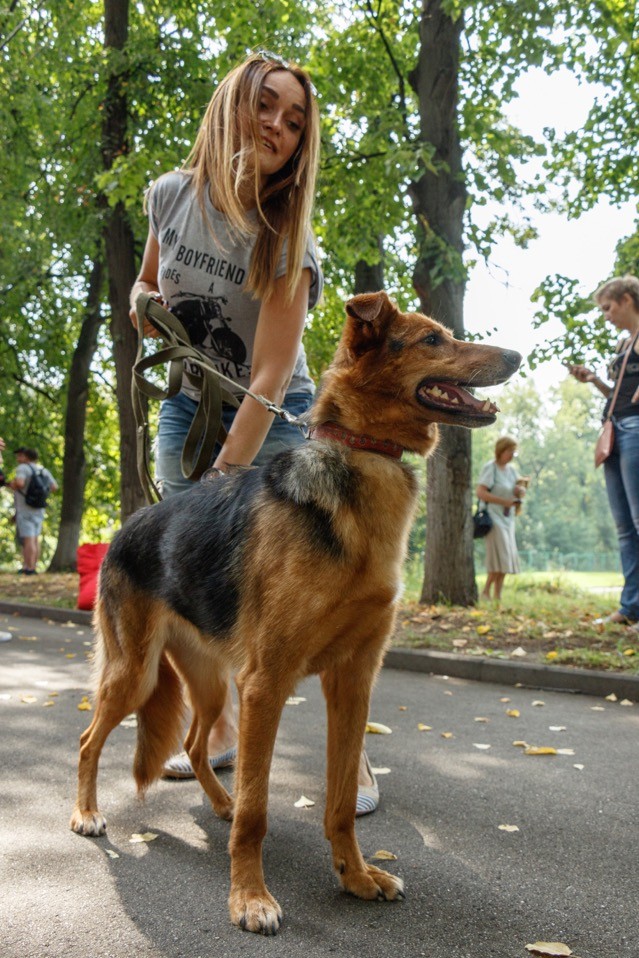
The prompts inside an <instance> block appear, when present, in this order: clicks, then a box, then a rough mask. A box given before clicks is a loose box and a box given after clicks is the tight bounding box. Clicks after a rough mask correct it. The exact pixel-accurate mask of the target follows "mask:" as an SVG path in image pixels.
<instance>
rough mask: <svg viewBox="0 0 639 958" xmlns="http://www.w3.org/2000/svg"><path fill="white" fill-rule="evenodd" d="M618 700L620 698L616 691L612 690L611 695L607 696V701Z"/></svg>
mask: <svg viewBox="0 0 639 958" xmlns="http://www.w3.org/2000/svg"><path fill="white" fill-rule="evenodd" d="M617 701H618V699H617V696H616V695H615V693H614V692H611V693H610V695H607V696H606V702H617Z"/></svg>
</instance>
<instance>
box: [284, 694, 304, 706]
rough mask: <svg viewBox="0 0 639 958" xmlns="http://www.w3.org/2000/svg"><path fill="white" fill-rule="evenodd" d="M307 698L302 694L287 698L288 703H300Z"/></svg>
mask: <svg viewBox="0 0 639 958" xmlns="http://www.w3.org/2000/svg"><path fill="white" fill-rule="evenodd" d="M305 701H306V699H305V698H304V696H302V695H289V697H288V698H287V700H286V705H299V704H300V702H305Z"/></svg>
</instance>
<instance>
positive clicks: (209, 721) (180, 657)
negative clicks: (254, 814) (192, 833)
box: [171, 645, 233, 821]
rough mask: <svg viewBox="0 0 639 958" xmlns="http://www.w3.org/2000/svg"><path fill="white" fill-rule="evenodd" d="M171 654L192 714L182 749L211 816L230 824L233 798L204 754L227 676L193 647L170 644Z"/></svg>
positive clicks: (224, 691)
mask: <svg viewBox="0 0 639 958" xmlns="http://www.w3.org/2000/svg"><path fill="white" fill-rule="evenodd" d="M171 655H172V656H173V658H174V659H175V662H176V665H177V666H178V668H179V670H180V673H181V675H182V677H183V678H184V681H185V682H186V685H187V688H188V690H189V698H190V701H191V710H192V714H193V718H192V721H191V726H190V728H189V731H188V733H187V736H186V739H185V741H184V748H185V749H186V751H187V753H188V756H189V758H190V759H191V765H192V767H193V771H194V772H195V774H196V776H197V779H198V781H199V783H200V785H201V786H202V788H203V789H204V791H205V792H206V794H207V795H208V797H209V800H210V802H211V805H212V806H213V810H214V812H215V814H216V815H218V816H219V817H220V818H224V819H226V820H227V821H230V820H231V818H232V817H233V799H232V798H231V796H230V795H229V793H228V792H227V791H226V789H225V788H224V786H223V785H222V784H221V782H220V781H219V779H218V778H217V775H216V774H215V772H214V771H213V769H212V768H211V764H210V762H209V753H208V738H209V733H210V731H211V728H212V727H213V725H214V723H215V721H216V720H217V718H218V716H219V715H220V713H221V711H222V709H223V707H224V703H225V701H226V695H227V690H228V676H227V674H226V672H225V671H224V670H223V669H222V668H220V666H219V663H217V662H216V660H215V659H214V658H212V657H211V656H210V655H209V654H207V653H206V652H204V651H202V652H196V651H195V649H194V648H193V646H189V647H187V648H186V649H185V648H183V647H181V646H179V645H174V646H172V647H171Z"/></svg>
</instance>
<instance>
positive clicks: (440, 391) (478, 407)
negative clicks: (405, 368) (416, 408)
mask: <svg viewBox="0 0 639 958" xmlns="http://www.w3.org/2000/svg"><path fill="white" fill-rule="evenodd" d="M417 399H418V400H419V402H420V403H422V405H424V406H430V407H431V408H432V409H439V410H442V411H444V412H447V413H449V414H451V415H453V416H455V415H459V416H460V418H467V417H469V418H471V419H480V420H481V419H486V420H488V421H492V420H493V419H494V418H495V415H496V414H497V413H498V412H499V408H498V407H497V406H496V405H495V403H494V402H491V401H490V399H482V398H481V397H479V396H473V395H472V394H471V393H469V392H468V390H467V389H464V388H463V387H462V386H461V385H460V384H459V383H451V382H422V383H420V384H419V386H418V387H417Z"/></svg>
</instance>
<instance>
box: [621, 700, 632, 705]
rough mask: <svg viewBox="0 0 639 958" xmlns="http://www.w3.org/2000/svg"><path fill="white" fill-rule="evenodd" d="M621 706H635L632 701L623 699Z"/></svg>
mask: <svg viewBox="0 0 639 958" xmlns="http://www.w3.org/2000/svg"><path fill="white" fill-rule="evenodd" d="M619 705H625V706H628V705H634V702H631V701H630V699H622V700H621V702H620V703H619Z"/></svg>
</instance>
